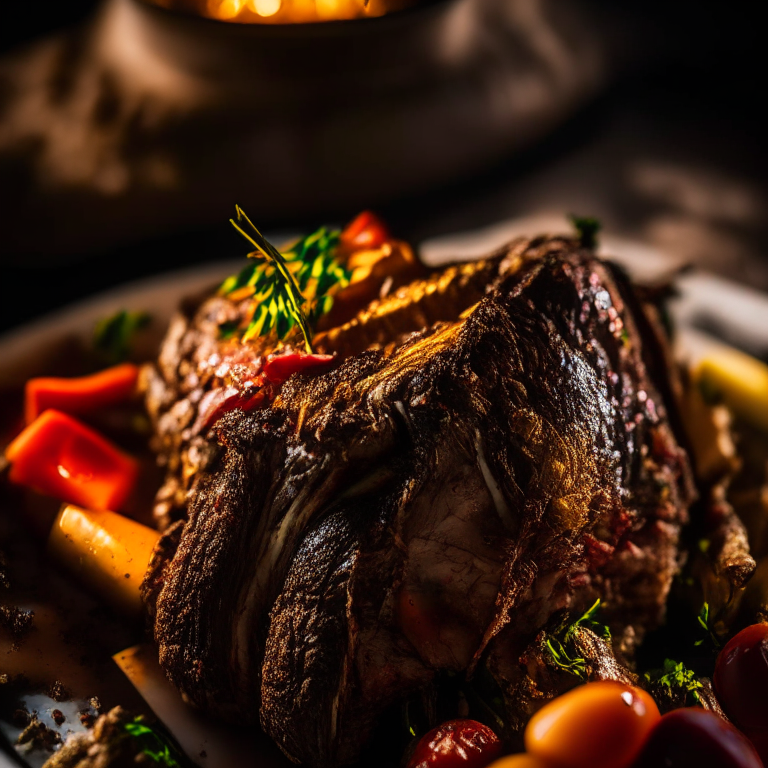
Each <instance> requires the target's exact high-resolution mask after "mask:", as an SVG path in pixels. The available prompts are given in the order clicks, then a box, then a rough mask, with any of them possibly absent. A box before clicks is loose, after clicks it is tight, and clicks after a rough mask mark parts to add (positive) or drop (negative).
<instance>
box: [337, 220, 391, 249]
mask: <svg viewBox="0 0 768 768" xmlns="http://www.w3.org/2000/svg"><path fill="white" fill-rule="evenodd" d="M390 239H391V237H390V234H389V230H388V229H387V225H386V224H384V222H383V221H382V220H381V219H380V218H379V217H378V216H376V214H375V213H371V212H370V211H363V212H362V213H360V214H358V215H357V216H356V217H355V218H354V219H353V220H352V221H351V222H350V223H349V224H347V226H346V227H345V228H344V230H343V231H342V233H341V243H342V245H344V246H345V247H346V248H348V249H349V250H350V251H355V250H361V249H363V248H378V247H379V246H380V245H383V244H384V243H386V242H387V241H388V240H390Z"/></svg>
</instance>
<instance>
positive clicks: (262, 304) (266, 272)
mask: <svg viewBox="0 0 768 768" xmlns="http://www.w3.org/2000/svg"><path fill="white" fill-rule="evenodd" d="M236 211H237V217H236V219H230V222H231V223H232V226H233V227H235V229H236V230H237V231H238V232H239V233H240V234H241V235H242V236H243V237H244V238H246V240H248V242H249V243H251V244H252V245H253V246H254V247H255V249H256V250H255V251H252V252H251V253H249V254H248V256H249V257H250V258H252V259H254V260H255V261H254V263H251V264H249V265H248V266H246V267H245V268H244V269H243V270H241V271H240V273H239V274H237V275H233V276H232V277H229V278H227V280H225V281H224V283H223V284H222V286H221V288H220V291H219V292H220V293H221V294H222V295H225V296H229V297H230V298H231V299H233V300H235V301H239V300H242V299H250V308H249V314H248V316H247V321H246V323H245V324H244V325H243V326H242V327H241V326H240V324H234V325H232V324H223V325H222V326H221V328H220V330H221V333H222V335H224V336H233V335H235V334H236V333H238V332H241V333H242V335H241V340H242V341H243V342H247V341H249V340H250V339H252V338H254V337H256V336H264V335H267V334H269V333H271V332H274V333H275V334H276V335H277V338H279V339H284V338H285V337H286V336H287V335H288V333H290V332H291V330H293V329H294V328H296V327H297V326H298V328H299V329H300V331H301V333H302V336H303V337H304V344H305V347H306V349H307V351H308V352H311V351H312V327H313V326H314V325H315V323H316V322H317V320H318V319H319V318H320V317H321V316H322V315H323V314H324V313H326V312H328V311H329V310H330V308H331V306H332V304H333V296H334V294H335V292H336V291H337V290H338V289H340V288H343V287H345V286H346V285H348V284H349V279H350V272H349V271H348V270H346V269H345V268H344V266H343V264H342V263H341V262H340V261H338V260H337V259H336V257H335V252H336V248H337V246H338V244H339V234H340V233H339V231H338V230H330V229H327V228H325V227H322V228H321V229H319V230H317V231H316V232H313V233H312V234H311V235H309V236H307V237H305V238H302V239H301V240H299V241H298V242H297V243H295V244H294V245H293V246H292V247H291V248H289V249H286V250H285V251H284V252H283V253H281V252H280V251H279V250H278V249H277V248H275V247H274V246H273V245H272V244H271V243H270V242H269V241H268V240H267V239H266V238H265V237H264V236H263V235H262V234H261V233H260V232H259V230H258V229H256V227H255V226H254V225H253V223H252V222H251V220H250V219H249V218H248V217H247V216H246V215H245V213H244V212H243V210H242V209H241V208H240V207H239V206H236Z"/></svg>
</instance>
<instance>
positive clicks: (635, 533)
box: [143, 237, 694, 767]
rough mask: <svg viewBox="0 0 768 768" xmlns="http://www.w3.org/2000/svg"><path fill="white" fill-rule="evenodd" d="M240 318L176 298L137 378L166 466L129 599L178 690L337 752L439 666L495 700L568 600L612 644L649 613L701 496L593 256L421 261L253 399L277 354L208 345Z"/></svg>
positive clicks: (575, 252)
mask: <svg viewBox="0 0 768 768" xmlns="http://www.w3.org/2000/svg"><path fill="white" fill-rule="evenodd" d="M241 311H242V308H241V307H240V306H238V305H237V304H236V303H233V302H231V301H229V300H228V299H227V298H225V297H221V296H218V295H215V296H210V297H207V298H205V299H203V300H198V301H197V302H196V303H193V304H192V303H191V304H190V305H189V306H187V307H185V308H184V311H183V312H181V313H180V314H179V315H178V317H177V318H176V319H175V321H174V322H173V324H172V326H171V329H170V331H169V333H168V336H167V338H166V340H165V343H164V346H163V349H162V352H161V354H160V357H159V360H158V362H157V364H156V365H155V366H154V367H153V368H152V369H151V370H150V371H149V372H148V377H147V382H146V389H147V404H148V408H149V412H150V414H151V416H152V418H153V420H154V424H155V429H156V443H157V446H158V452H159V456H160V458H161V460H162V461H163V462H164V463H165V465H166V467H167V473H168V475H167V482H166V485H165V486H164V488H163V489H162V490H161V492H160V494H159V496H158V502H157V509H156V512H157V515H158V520H159V521H160V523H161V525H162V526H163V527H164V528H165V534H164V536H163V538H162V540H161V544H160V546H159V548H158V550H157V551H156V554H155V556H154V558H153V562H152V563H151V567H150V570H149V572H148V575H147V578H146V580H145V582H144V586H143V594H144V598H145V601H146V603H147V606H148V609H149V612H150V615H151V617H152V621H153V629H154V636H155V639H156V642H157V644H158V647H159V653H160V661H161V663H162V665H163V667H164V668H165V670H166V672H167V674H168V676H169V678H170V679H171V680H172V682H173V683H174V684H175V685H176V686H177V687H178V688H179V690H180V691H182V693H183V695H184V696H185V697H186V699H187V700H189V701H191V702H192V703H194V704H195V705H197V706H199V707H201V708H204V709H206V710H209V711H211V712H213V713H215V714H218V715H221V716H231V715H237V716H238V717H240V718H244V719H245V720H246V721H250V722H256V721H258V722H260V724H261V726H262V727H263V728H264V730H265V731H266V732H267V733H268V734H270V735H271V736H272V738H274V739H275V741H276V742H277V743H278V744H279V745H280V747H281V749H282V750H283V751H284V752H285V754H286V755H288V757H290V758H291V759H292V760H294V761H296V762H298V763H301V764H305V765H309V766H318V767H321V766H322V767H325V766H337V765H345V764H349V763H352V762H354V761H355V759H356V758H357V757H358V756H359V754H360V750H361V748H362V747H363V745H364V744H365V742H366V740H367V739H368V738H369V735H370V734H371V732H372V730H373V728H374V726H375V724H376V722H377V720H378V718H380V716H381V715H382V713H383V712H385V711H386V710H387V709H388V708H389V707H391V706H393V705H395V704H397V703H398V702H402V701H404V700H405V699H407V698H408V697H409V696H411V695H413V694H414V693H417V692H419V691H424V690H427V689H428V688H429V686H430V685H432V684H433V682H434V680H435V679H436V677H437V676H438V675H440V674H444V673H446V672H450V673H453V674H456V675H460V676H465V677H468V678H471V677H472V676H473V675H475V674H477V673H478V670H479V669H480V668H482V670H483V671H484V673H489V674H490V675H491V676H492V678H493V680H494V681H495V684H496V685H497V686H498V687H499V688H500V690H501V692H502V693H503V694H504V696H505V697H506V704H507V707H508V709H509V710H510V712H513V711H514V709H515V707H516V706H517V701H516V694H515V692H516V691H517V690H518V689H519V685H520V681H521V680H522V679H523V677H524V676H525V674H526V671H525V664H524V652H525V649H526V648H527V647H528V646H529V644H530V643H531V641H532V640H533V638H535V636H536V635H537V633H538V632H539V630H540V629H541V628H542V627H543V626H545V625H546V624H547V622H548V621H549V620H550V619H551V617H552V616H554V615H555V614H557V613H558V612H561V611H563V609H570V610H583V609H584V608H585V607H588V606H589V605H590V604H592V603H593V602H594V600H595V599H596V598H597V597H599V598H600V599H601V600H602V610H603V616H604V618H605V620H606V621H607V623H608V624H609V625H610V627H611V629H612V631H613V637H614V646H615V647H617V648H618V647H621V649H622V652H624V653H628V652H631V647H632V645H633V643H636V642H637V641H638V639H639V638H641V637H642V634H643V632H644V631H645V630H647V629H648V628H652V627H654V626H657V625H658V624H659V622H660V621H661V620H662V618H663V613H664V605H665V599H666V596H667V593H668V590H669V587H670V583H671V580H672V578H673V575H674V574H675V572H676V570H677V568H678V554H679V537H680V530H681V526H682V525H683V524H684V523H685V521H686V516H687V510H688V508H689V506H690V504H691V502H692V500H693V497H694V490H693V485H692V481H691V474H690V470H689V465H688V461H687V458H686V453H685V451H684V450H683V448H682V447H681V442H682V438H681V437H680V435H679V433H678V432H677V429H676V427H675V423H674V408H675V406H674V403H673V397H672V393H671V388H670V380H669V370H668V367H667V365H666V361H665V354H664V353H665V350H664V340H663V338H662V337H661V336H660V335H659V333H658V331H657V328H656V326H655V325H654V324H653V323H652V322H650V320H649V318H648V316H647V315H646V312H645V311H644V307H643V304H642V302H641V301H640V300H639V299H638V296H637V295H636V293H635V292H634V290H633V288H632V286H631V285H630V283H629V282H628V280H627V279H625V277H624V276H623V274H622V273H621V272H620V271H619V270H617V269H616V268H615V267H614V266H612V265H611V264H610V263H607V262H604V261H601V260H599V259H598V258H596V257H595V255H594V253H593V252H592V251H591V250H590V249H588V248H584V247H582V246H581V245H580V243H579V242H578V241H577V240H574V239H571V238H567V237H539V238H535V239H520V240H516V241H514V242H512V243H511V244H509V245H508V246H506V247H504V248H502V249H501V250H499V251H498V252H496V253H494V254H492V255H491V256H489V257H488V258H486V259H483V260H480V261H476V262H469V263H465V264H460V263H459V264H453V265H450V266H448V267H444V268H441V269H438V270H434V271H426V270H423V273H422V274H420V275H419V276H418V277H417V278H416V279H414V280H411V281H410V282H408V281H406V282H405V284H403V285H402V286H401V287H399V288H396V289H395V290H392V291H391V292H390V293H389V294H388V295H386V296H384V297H383V298H379V299H377V300H375V301H373V302H372V303H371V304H370V305H369V306H367V307H365V308H363V309H362V310H361V311H360V312H359V313H358V314H357V315H356V316H355V317H353V318H351V319H349V320H348V321H346V322H344V323H342V324H340V325H337V326H336V327H334V328H328V329H326V330H325V331H324V332H323V333H320V334H319V335H318V336H317V338H316V346H317V348H318V350H319V351H322V352H326V353H332V354H335V355H336V358H335V361H334V364H333V365H332V366H330V367H329V368H328V369H327V370H325V371H321V372H316V373H313V374H307V375H302V374H296V375H293V376H291V377H290V378H289V379H288V380H287V381H285V382H283V383H279V384H277V385H275V386H273V387H272V389H271V394H270V397H269V398H268V399H266V400H263V399H259V397H258V395H259V393H260V392H261V390H260V389H258V387H257V384H256V383H255V382H257V381H259V379H258V373H259V371H260V370H261V368H262V366H263V364H264V359H265V356H266V354H267V351H268V350H266V349H265V348H264V347H263V345H262V346H260V345H259V343H258V341H257V343H255V344H248V345H243V344H239V343H237V342H233V341H231V340H230V341H227V340H223V339H222V338H221V337H220V334H219V333H218V328H219V327H220V326H221V323H222V322H224V321H227V320H231V319H232V318H233V317H235V318H236V317H237V315H238V313H239V312H241ZM262 383H263V382H262ZM254 402H255V403H256V405H255V406H254Z"/></svg>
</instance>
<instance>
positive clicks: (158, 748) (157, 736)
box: [123, 716, 188, 768]
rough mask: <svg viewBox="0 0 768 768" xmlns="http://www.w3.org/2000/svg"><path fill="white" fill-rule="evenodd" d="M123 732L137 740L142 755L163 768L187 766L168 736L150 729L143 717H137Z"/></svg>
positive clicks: (126, 724) (126, 725)
mask: <svg viewBox="0 0 768 768" xmlns="http://www.w3.org/2000/svg"><path fill="white" fill-rule="evenodd" d="M123 728H124V729H125V732H126V733H127V734H128V735H129V736H133V738H135V739H139V740H140V743H141V747H142V753H143V754H144V755H146V756H147V757H148V758H149V759H150V760H152V761H153V762H154V763H156V764H158V765H160V766H162V767H163V768H183V766H185V765H188V762H187V761H186V760H185V759H184V757H183V755H182V754H181V752H180V750H179V749H178V747H176V745H175V744H174V743H173V741H172V740H171V739H170V737H169V736H167V735H166V734H164V733H163V732H162V731H160V730H159V729H156V728H151V727H150V726H148V725H147V724H146V723H145V722H144V719H143V717H141V716H139V717H137V718H135V719H134V720H132V721H131V722H130V723H125V725H124V726H123Z"/></svg>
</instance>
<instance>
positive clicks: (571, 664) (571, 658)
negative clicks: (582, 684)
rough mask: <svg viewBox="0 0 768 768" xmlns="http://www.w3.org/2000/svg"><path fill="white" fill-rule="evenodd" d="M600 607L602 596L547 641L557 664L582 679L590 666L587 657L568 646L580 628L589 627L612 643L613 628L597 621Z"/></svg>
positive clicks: (548, 648) (547, 645)
mask: <svg viewBox="0 0 768 768" xmlns="http://www.w3.org/2000/svg"><path fill="white" fill-rule="evenodd" d="M599 608H600V598H598V599H597V600H595V602H594V603H593V604H592V606H591V607H590V608H589V609H588V610H587V611H586V612H585V613H584V614H583V615H582V616H580V617H579V618H578V619H576V621H574V622H573V623H572V624H570V625H568V626H566V627H565V629H564V630H561V631H560V632H558V633H557V634H556V635H553V636H551V637H548V638H547V640H546V641H545V645H546V647H547V650H548V651H549V653H550V655H551V656H552V660H553V661H554V662H555V664H556V665H557V666H558V667H560V668H561V669H563V670H565V671H566V672H569V673H570V674H572V675H575V676H576V677H578V678H580V679H581V680H586V679H587V673H588V668H587V662H586V659H584V658H582V657H581V656H577V655H575V654H574V653H573V651H571V652H569V651H568V647H569V646H571V645H572V641H573V638H574V636H575V634H576V633H577V632H578V631H579V629H588V630H590V631H591V632H594V633H595V634H596V635H597V636H598V637H600V638H602V639H603V640H605V641H606V642H608V643H610V641H611V630H610V629H609V628H608V627H607V626H606V625H605V624H602V623H600V622H598V621H595V616H596V614H597V611H598V609H599Z"/></svg>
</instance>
